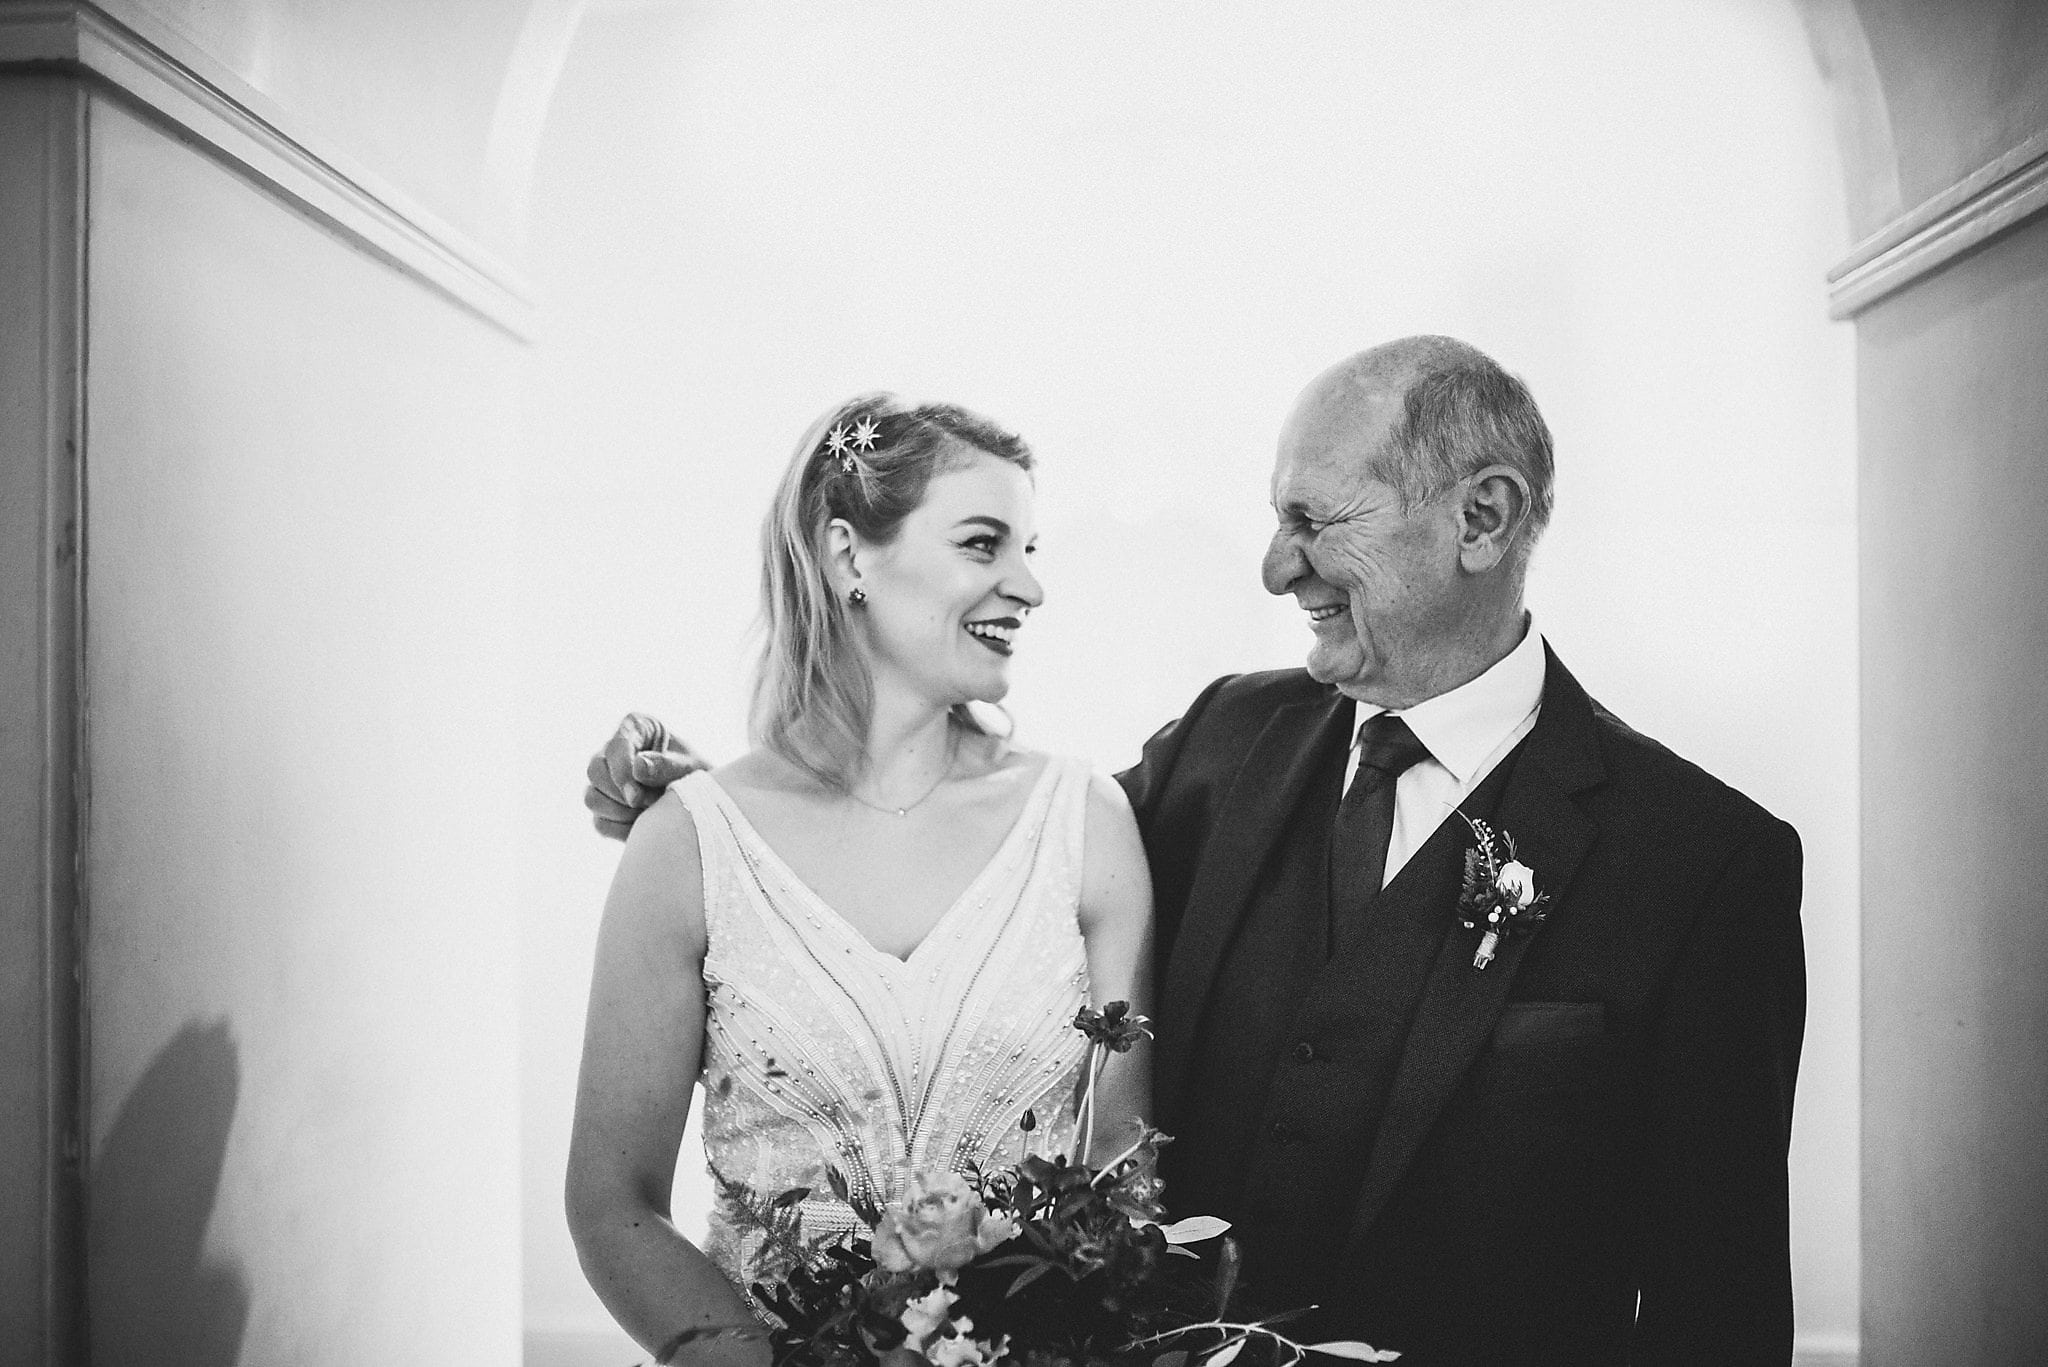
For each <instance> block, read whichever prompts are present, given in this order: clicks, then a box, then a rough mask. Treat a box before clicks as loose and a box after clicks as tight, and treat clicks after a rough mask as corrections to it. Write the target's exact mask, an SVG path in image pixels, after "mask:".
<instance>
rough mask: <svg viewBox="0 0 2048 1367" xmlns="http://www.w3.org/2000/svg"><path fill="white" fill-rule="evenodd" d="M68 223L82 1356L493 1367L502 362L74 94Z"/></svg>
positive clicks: (407, 289) (414, 290)
mask: <svg viewBox="0 0 2048 1367" xmlns="http://www.w3.org/2000/svg"><path fill="white" fill-rule="evenodd" d="M89 195H90V200H91V203H92V204H93V206H94V214H93V226H92V231H91V236H90V241H89V255H90V259H91V262H92V269H91V274H90V277H89V297H88V301H87V312H88V316H89V318H90V320H91V328H90V342H89V348H88V357H87V361H88V374H89V376H90V386H91V403H90V417H89V422H88V428H87V449H88V452H89V459H88V462H87V472H88V478H87V491H86V504H87V507H88V510H89V516H88V526H87V538H88V556H89V572H88V588H87V612H86V623H87V633H88V635H87V676H88V679H89V686H90V738H91V750H90V753H91V762H90V783H91V791H92V800H91V805H90V817H89V830H88V835H87V842H86V843H87V849H88V851H89V877H90V892H89V902H88V906H89V916H88V918H87V926H88V932H89V933H88V939H87V942H86V955H85V957H86V964H87V978H88V980H87V997H88V1001H89V1007H90V1009H89V1021H88V1027H87V1028H88V1035H89V1037H88V1046H89V1056H90V1060H91V1066H90V1069H89V1073H88V1097H87V1106H88V1116H89V1134H88V1140H89V1154H90V1174H91V1202H90V1216H91V1219H90V1224H89V1252H90V1257H91V1263H90V1273H89V1275H90V1296H89V1309H90V1313H91V1318H92V1339H93V1352H94V1359H95V1361H104V1362H124V1363H125V1362H144V1361H177V1362H201V1361H204V1362H209V1363H211V1362H230V1361H237V1360H239V1361H242V1362H249V1363H284V1362H291V1363H303V1364H309V1365H311V1364H333V1365H334V1367H343V1365H344V1364H358V1363H366V1362H378V1363H393V1364H397V1363H427V1362H434V1363H449V1362H453V1363H476V1364H496V1363H502V1362H505V1361H508V1360H510V1359H511V1358H512V1357H513V1355H514V1354H516V1352H517V1347H516V1343H517V1320H518V1314H519V1305H518V1293H517V1281H518V1261H517V1256H518V1255H517V1241H518V1221H519V1216H518V1211H517V1200H516V1195H515V1193H516V1191H517V1180H518V1179H517V1163H518V1154H517V1143H516V1139H515V1136H514V1133H513V1131H514V1127H515V1125H516V1111H517V1095H518V1080H517V1074H516V1071H515V1068H516V1058H515V1054H516V1051H515V1047H514V1021H515V1015H516V997H515V984H516V976H517V966H516V948H515V946H516V940H515V936H514V934H513V928H512V916H513V911H512V908H513V905H514V901H515V896H516V893H515V885H514V878H513V858H514V856H513V839H512V831H511V806H512V802H511V798H510V796H509V795H508V794H507V793H506V791H505V789H504V787H503V786H502V784H501V783H496V782H493V781H491V779H490V777H489V776H491V775H497V774H503V773H505V772H507V771H509V769H510V768H511V766H512V755H513V743H512V732H511V727H510V715H509V714H510V705H509V697H510V690H509V686H508V685H507V683H506V680H507V678H508V677H509V675H510V673H511V664H512V656H511V650H510V642H511V639H512V633H511V619H510V594H509V587H508V584H507V582H506V581H507V577H508V576H507V574H506V572H505V571H506V567H507V566H509V563H510V558H511V545H512V532H513V520H514V505H513V500H514V487H513V483H512V480H511V479H510V477H509V473H508V471H509V466H510V458H509V455H510V452H511V451H512V450H514V449H515V446H516V441H515V437H514V429H513V426H512V413H513V411H514V395H513V391H512V385H511V380H512V377H513V375H514V373H515V372H514V367H513V364H512V362H513V358H514V356H515V355H516V348H515V346H514V344H513V343H512V342H511V341H510V340H509V339H507V338H506V337H505V336H504V335H503V334H502V333H500V332H498V331H496V330H494V329H492V328H490V327H489V326H487V325H486V324H484V323H483V322H481V321H479V320H477V319H476V318H474V317H472V316H470V315H469V314H467V313H465V312H462V311H460V310H458V309H456V308H454V307H453V306H452V305H451V304H449V303H448V302H447V301H446V300H444V299H442V298H440V297H438V296H436V295H433V294H431V293H429V292H428V291H426V290H424V289H423V288H421V287H420V286H419V284H418V283H417V282H415V281H413V280H410V279H407V278H405V277H403V276H401V275H400V274H399V273H398V272H396V271H394V270H392V269H390V268H389V267H388V266H386V265H384V264H383V263H381V262H379V261H376V260H373V259H371V258H370V257H368V256H365V255H363V254H361V253H359V252H356V251H353V250H350V249H348V248H347V247H345V246H343V245H342V244H341V243H339V242H338V241H336V240H335V239H333V238H332V237H330V236H329V234H328V233H327V232H326V231H325V230H324V229H323V228H322V227H321V226H320V225H317V224H315V223H313V222H311V221H309V220H308V219H306V218H304V217H302V216H300V215H299V214H297V213H295V212H293V211H292V210H290V209H289V208H287V207H285V206H283V205H281V204H279V203H277V202H276V201H275V200H274V199H272V198H271V197H269V196H267V195H266V194H264V193H262V192H261V191H260V190H259V189H257V188H256V187H254V186H252V185H250V184H249V183H248V182H247V181H245V180H244V179H242V178H241V177H239V176H237V175H235V174H233V173H232V172H230V171H229V170H227V169H226V168H224V167H222V166H220V165H218V164H217V163H216V162H214V161H212V160H210V159H208V158H207V157H206V156H204V155H203V154H202V153H200V152H199V151H197V150H195V149H193V148H191V147H189V146H187V145H186V144H184V143H182V142H179V141H176V140H174V139H172V138H169V137H167V136H165V135H164V133H163V132H162V130H161V129H159V128H158V127H156V126H154V125H152V124H150V123H147V122H145V121H144V120H142V119H141V118H139V117H137V116H136V115H134V114H133V113H131V112H129V111H128V110H127V109H126V108H125V107H124V106H122V105H119V104H116V103H114V102H112V101H110V100H105V99H97V100H95V102H94V105H93V109H92V135H91V148H90V184H89ZM434 755H440V756H442V757H443V758H442V760H440V761H436V760H433V759H431V758H430V757H431V756H434ZM237 1352H239V1357H237Z"/></svg>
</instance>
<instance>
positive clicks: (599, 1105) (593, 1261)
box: [567, 796, 769, 1367]
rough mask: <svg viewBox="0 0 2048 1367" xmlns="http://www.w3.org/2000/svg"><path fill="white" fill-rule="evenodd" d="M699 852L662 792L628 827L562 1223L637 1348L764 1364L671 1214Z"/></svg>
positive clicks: (697, 1000)
mask: <svg viewBox="0 0 2048 1367" xmlns="http://www.w3.org/2000/svg"><path fill="white" fill-rule="evenodd" d="M698 859H699V855H698V849H697V833H696V829H695V826H694V825H693V823H692V822H691V820H690V816H689V812H688V810H687V809H685V808H684V806H683V804H682V801H681V799H679V798H676V797H673V796H670V797H668V798H667V799H666V800H664V801H661V802H658V803H656V804H655V805H654V807H653V808H651V809H650V810H649V811H648V812H647V813H646V814H645V816H643V817H642V819H641V820H640V821H639V822H638V823H637V824H636V825H635V826H634V827H633V832H632V834H631V836H630V837H629V838H628V839H627V841H626V850H625V853H624V854H623V855H622V856H621V857H620V859H619V868H618V872H617V873H616V874H615V875H614V876H613V878H612V887H611V895H610V896H609V897H608V898H607V899H606V901H605V908H604V921H603V924H602V926H601V928H600V929H599V931H598V937H597V963H596V968H595V970H594V972H593V974H592V978H591V984H590V1010H589V1015H588V1017H587V1019H586V1021H585V1024H584V1030H583V1068H582V1073H581V1076H580V1077H579V1079H578V1082H577V1089H576V1123H575V1128H574V1131H573V1134H572V1136H571V1139H570V1144H569V1177H568V1190H567V1205H568V1214H569V1229H570V1232H571V1234H573V1235H574V1237H575V1240H576V1252H577V1254H578V1256H579V1257H580V1258H581V1260H582V1263H583V1272H584V1275H585V1276H587V1277H589V1279H590V1284H591V1286H592V1287H593V1288H595V1289H596V1291H597V1294H598V1296H599V1297H600V1298H602V1299H603V1301H604V1303H605V1308H606V1309H608V1310H610V1311H611V1312H612V1316H613V1318H615V1319H617V1320H618V1322H619V1324H620V1325H621V1326H622V1327H623V1328H624V1329H625V1330H626V1332H627V1333H629V1334H631V1335H632V1336H633V1338H634V1339H635V1340H636V1341H637V1342H638V1343H639V1344H640V1345H641V1346H642V1347H644V1348H646V1349H648V1350H649V1351H650V1352H653V1353H656V1354H661V1353H664V1352H667V1351H669V1350H670V1349H671V1348H673V1347H674V1345H675V1344H676V1343H677V1342H678V1339H679V1338H684V1341H685V1342H686V1343H687V1345H688V1346H686V1347H683V1348H682V1349H681V1350H680V1351H678V1352H677V1353H676V1354H675V1356H674V1358H673V1359H672V1360H673V1361H676V1362H686V1363H703V1364H710V1363H714V1362H716V1363H732V1364H735V1365H736V1367H737V1365H738V1364H761V1365H765V1364H766V1363H767V1362H768V1359H769V1355H768V1349H767V1345H766V1343H765V1340H764V1339H763V1338H762V1337H761V1336H760V1334H759V1331H760V1323H759V1321H758V1320H756V1319H755V1317H754V1316H753V1314H752V1313H751V1311H749V1309H748V1308H747V1305H746V1302H745V1301H744V1300H743V1299H742V1298H741V1296H740V1294H739V1292H738V1291H736V1290H735V1289H734V1288H733V1286H732V1284H731V1283H730V1282H728V1281H727V1280H726V1279H725V1277H724V1276H723V1275H722V1274H721V1273H720V1272H719V1271H718V1269H717V1268H716V1267H715V1266H713V1264H712V1263H711V1261H710V1260H709V1259H708V1258H706V1257H705V1256H704V1254H703V1253H701V1252H700V1251H698V1249H697V1248H696V1247H695V1245H693V1244H691V1243H690V1242H689V1241H688V1240H687V1239H685V1238H684V1237H683V1236H682V1235H681V1234H680V1233H678V1232H677V1230H676V1227H675V1225H674V1224H673V1223H672V1222H671V1220H670V1218H669V1187H670V1183H671V1181H672V1180H673V1179H674V1176H675V1164H676V1149H677V1147H678V1146H679V1145H680V1144H681V1142H682V1137H683V1122H684V1121H685V1120H687V1119H688V1118H689V1114H690V1092H691V1088H692V1086H693V1085H694V1083H695V1081H696V1078H697V1071H698V1067H699V1064H700V1062H701V1055H702V1051H703V1045H704V976H703V970H704V948H705V938H704V892H703V879H702V875H701V870H700V865H699V863H698ZM721 1328H723V1329H726V1330H734V1329H738V1330H744V1331H747V1334H746V1336H744V1337H743V1336H741V1335H740V1334H736V1333H731V1332H725V1333H721V1332H718V1331H719V1330H720V1329H721ZM693 1331H695V1332H693ZM663 1360H671V1359H663Z"/></svg>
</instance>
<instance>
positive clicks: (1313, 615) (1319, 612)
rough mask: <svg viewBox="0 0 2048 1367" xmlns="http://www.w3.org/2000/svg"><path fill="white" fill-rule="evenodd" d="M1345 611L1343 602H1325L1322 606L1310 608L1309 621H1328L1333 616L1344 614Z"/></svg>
mask: <svg viewBox="0 0 2048 1367" xmlns="http://www.w3.org/2000/svg"><path fill="white" fill-rule="evenodd" d="M1343 612H1344V604H1342V603H1325V604H1324V605H1323V606H1322V607H1319V608H1310V609H1309V610H1308V620H1309V621H1310V622H1311V623H1316V622H1327V621H1329V620H1330V619H1331V618H1332V617H1336V616H1339V615H1341V614H1342V613H1343Z"/></svg>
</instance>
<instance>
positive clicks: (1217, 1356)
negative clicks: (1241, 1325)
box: [1202, 1338, 1244, 1367]
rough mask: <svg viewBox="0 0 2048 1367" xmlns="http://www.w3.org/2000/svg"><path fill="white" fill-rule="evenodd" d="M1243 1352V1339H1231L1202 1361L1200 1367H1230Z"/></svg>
mask: <svg viewBox="0 0 2048 1367" xmlns="http://www.w3.org/2000/svg"><path fill="white" fill-rule="evenodd" d="M1243 1351H1244V1340H1243V1339H1241V1338H1240V1339H1232V1340H1231V1341H1230V1342H1228V1343H1226V1344H1224V1345H1223V1346H1222V1347H1221V1348H1218V1349H1217V1350H1216V1351H1215V1352H1213V1353H1211V1354H1209V1356H1207V1357H1205V1358H1203V1359H1202V1367H1230V1364H1231V1363H1233V1362H1235V1361H1237V1355H1238V1354H1239V1353H1242V1352H1243Z"/></svg>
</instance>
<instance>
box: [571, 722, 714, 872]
mask: <svg viewBox="0 0 2048 1367" xmlns="http://www.w3.org/2000/svg"><path fill="white" fill-rule="evenodd" d="M710 767H711V765H710V764H709V763H707V762H706V761H705V760H704V759H702V758H700V757H699V756H698V754H697V753H696V752H695V751H694V750H692V749H690V747H689V746H688V745H686V744H684V743H683V742H682V741H681V740H679V739H678V738H677V737H675V736H673V735H671V734H669V729H668V728H667V727H666V726H663V725H662V724H661V723H660V722H658V721H656V720H655V719H654V718H653V717H650V716H646V715H645V714H643V713H639V712H628V713H627V714H626V717H625V720H623V721H621V722H620V723H619V729H618V730H616V731H614V732H612V738H611V739H610V740H608V741H606V742H605V746H604V749H602V750H600V751H598V752H597V753H596V754H594V755H592V756H591V757H590V766H589V768H588V769H587V770H586V771H585V772H586V775H587V776H588V778H589V779H590V785H589V786H588V787H586V788H585V789H584V790H583V805H584V806H585V807H588V808H589V809H590V819H591V822H592V824H593V825H595V826H596V827H597V833H598V834H599V835H603V836H609V837H610V838H612V839H613V840H624V839H625V838H626V833H627V832H629V831H631V830H632V829H633V823H634V822H635V821H637V820H638V819H639V817H640V813H641V812H643V811H645V810H647V809H648V808H649V807H651V806H653V805H654V804H655V802H656V801H657V800H659V798H660V797H661V795H662V793H664V792H666V791H667V790H668V785H669V784H671V783H674V782H675V781H676V780H678V779H680V778H683V777H684V776H685V775H688V774H694V773H696V772H697V771H698V770H699V769H709V768H710Z"/></svg>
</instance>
